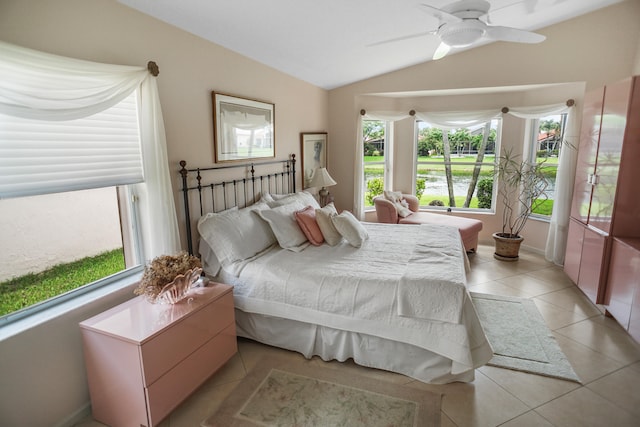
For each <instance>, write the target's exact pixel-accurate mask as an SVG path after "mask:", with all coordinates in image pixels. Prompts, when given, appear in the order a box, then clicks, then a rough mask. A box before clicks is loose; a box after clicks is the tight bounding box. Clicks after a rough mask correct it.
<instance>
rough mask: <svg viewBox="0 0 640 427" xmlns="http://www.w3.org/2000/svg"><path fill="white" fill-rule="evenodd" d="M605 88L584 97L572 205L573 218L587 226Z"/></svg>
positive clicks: (588, 93)
mask: <svg viewBox="0 0 640 427" xmlns="http://www.w3.org/2000/svg"><path fill="white" fill-rule="evenodd" d="M603 100H604V88H601V89H598V90H594V91H591V92H587V93H586V94H585V97H584V109H583V113H582V114H583V115H582V128H581V130H580V143H579V148H578V162H577V165H576V178H575V184H574V190H573V202H572V204H571V217H572V218H575V219H577V220H579V221H580V222H582V223H584V224H586V223H587V221H588V219H589V209H590V206H591V191H592V189H593V186H592V185H591V181H592V177H593V176H594V174H595V167H596V158H597V156H598V140H599V139H600V124H601V121H602V105H603Z"/></svg>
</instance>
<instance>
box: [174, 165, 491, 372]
mask: <svg viewBox="0 0 640 427" xmlns="http://www.w3.org/2000/svg"><path fill="white" fill-rule="evenodd" d="M181 166H182V167H181V171H180V172H181V176H182V185H183V187H182V191H183V196H184V209H185V214H186V218H188V220H187V221H186V223H187V225H186V230H185V231H186V232H187V234H188V236H187V240H188V247H189V251H190V252H191V253H194V252H195V251H194V249H195V248H194V246H195V245H194V242H195V243H197V248H198V251H197V252H198V254H199V256H200V257H201V258H202V261H203V266H204V270H205V272H206V274H207V276H208V277H209V278H211V279H212V280H215V281H218V282H224V283H228V284H231V285H233V286H234V301H235V307H236V326H237V332H238V335H239V336H242V337H245V338H249V339H252V340H255V341H258V342H262V343H265V344H269V345H272V346H276V347H281V348H285V349H288V350H293V351H297V352H300V353H302V354H303V355H304V356H305V357H307V358H310V357H312V356H314V355H317V356H319V357H321V358H322V359H324V360H334V359H335V360H339V361H345V360H347V359H349V358H351V359H353V360H354V361H355V362H356V363H357V364H360V365H363V366H368V367H373V368H378V369H384V370H388V371H393V372H397V373H401V374H404V375H407V376H409V377H411V378H415V379H418V380H420V381H423V382H427V383H434V384H439V383H448V382H453V381H464V382H468V381H472V380H473V378H474V370H475V368H477V367H479V366H482V365H484V364H485V363H486V362H487V361H488V360H489V359H490V358H491V357H492V356H493V351H492V349H491V347H490V345H489V343H488V341H487V339H486V337H485V334H484V332H483V330H482V327H481V325H480V321H479V319H478V316H477V314H476V311H475V308H474V306H473V304H472V301H471V298H470V296H469V293H468V291H467V289H466V269H467V268H468V263H467V262H468V260H467V258H466V254H465V251H464V248H463V246H462V241H461V239H460V234H459V232H458V230H457V228H455V227H449V226H441V225H432V224H427V225H419V226H417V227H405V226H402V225H396V224H378V223H361V222H359V221H357V220H355V218H354V217H353V215H351V214H350V213H349V212H341V213H338V212H336V211H335V208H334V207H333V205H331V204H330V205H328V206H325V207H320V206H319V205H318V204H317V201H316V200H315V198H314V197H313V196H312V195H310V194H309V193H306V192H304V191H296V188H295V184H296V177H295V157H294V156H291V157H290V158H288V159H287V160H285V161H282V162H264V163H260V164H245V165H235V166H222V167H220V166H218V167H212V168H198V169H187V168H186V163H185V162H181ZM256 167H259V168H260V169H261V170H262V169H266V170H267V172H266V173H262V172H261V173H260V174H256V171H255V168H256ZM230 168H233V169H235V171H236V172H239V174H240V175H241V177H240V178H238V179H233V180H220V181H216V179H215V178H212V179H213V181H212V183H210V184H204V183H203V181H206V179H205V178H204V175H205V173H223V174H224V176H225V177H226V176H229V175H231V173H230V172H231V171H229V170H228V169H230ZM190 182H195V183H196V185H190ZM194 205H195V208H194ZM192 233H193V235H192Z"/></svg>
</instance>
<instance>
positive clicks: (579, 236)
mask: <svg viewBox="0 0 640 427" xmlns="http://www.w3.org/2000/svg"><path fill="white" fill-rule="evenodd" d="M584 229H585V226H584V225H583V224H581V223H580V222H578V221H576V220H575V219H573V218H571V220H570V221H569V234H568V235H567V251H566V253H565V255H564V272H565V273H567V276H569V278H570V279H571V280H572V281H573V283H576V284H577V283H578V275H579V272H580V259H581V258H582V243H583V241H584Z"/></svg>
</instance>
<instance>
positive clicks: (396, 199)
mask: <svg viewBox="0 0 640 427" xmlns="http://www.w3.org/2000/svg"><path fill="white" fill-rule="evenodd" d="M383 194H384V198H385V199H387V200H389V201H390V202H392V203H393V205H394V206H395V207H396V211H398V215H400V216H401V217H402V218H406V217H408V216H409V215H411V210H410V209H409V207H408V203H407V201H406V200H404V198H403V197H402V193H401V192H400V191H388V190H384V193H383Z"/></svg>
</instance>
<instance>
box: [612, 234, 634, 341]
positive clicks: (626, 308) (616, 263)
mask: <svg viewBox="0 0 640 427" xmlns="http://www.w3.org/2000/svg"><path fill="white" fill-rule="evenodd" d="M639 284H640V252H639V251H637V250H633V248H631V247H629V246H627V245H625V244H624V243H622V242H620V241H619V240H617V239H614V240H613V244H612V245H611V263H610V266H609V280H608V281H607V292H606V296H605V301H604V303H605V306H606V308H607V311H608V312H609V313H611V314H612V315H613V317H615V318H616V320H617V321H618V323H620V324H621V325H622V326H623V327H624V328H625V329H628V328H629V321H630V319H631V311H632V305H633V301H634V293H635V290H636V288H637V287H638V285H639ZM634 326H635V325H634Z"/></svg>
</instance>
